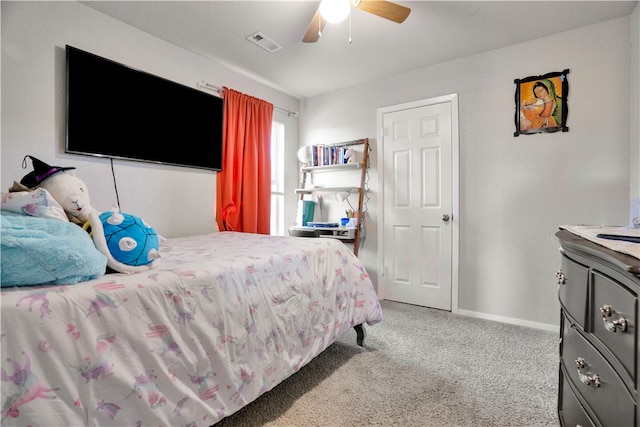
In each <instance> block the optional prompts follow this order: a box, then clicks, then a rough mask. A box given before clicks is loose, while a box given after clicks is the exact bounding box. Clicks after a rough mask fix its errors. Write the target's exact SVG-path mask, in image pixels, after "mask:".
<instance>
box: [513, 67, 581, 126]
mask: <svg viewBox="0 0 640 427" xmlns="http://www.w3.org/2000/svg"><path fill="white" fill-rule="evenodd" d="M567 74H569V69H566V70H563V71H556V72H551V73H547V74H544V75H540V76H530V77H526V78H524V79H515V80H514V83H515V84H516V93H515V103H516V111H515V126H516V131H515V132H514V134H513V136H514V137H515V136H519V135H520V134H525V135H526V134H536V133H545V132H558V131H562V132H568V131H569V128H568V127H567V116H568V113H569V108H568V102H567V98H568V95H569V81H568V79H567Z"/></svg>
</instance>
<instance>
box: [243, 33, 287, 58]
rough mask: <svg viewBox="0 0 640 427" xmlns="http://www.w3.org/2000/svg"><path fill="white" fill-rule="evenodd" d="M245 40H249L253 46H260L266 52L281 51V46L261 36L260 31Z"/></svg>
mask: <svg viewBox="0 0 640 427" xmlns="http://www.w3.org/2000/svg"><path fill="white" fill-rule="evenodd" d="M247 40H249V41H250V42H251V43H253V44H256V45H258V46H260V47H261V48H263V49H264V50H266V51H267V52H271V53H273V52H276V51H278V50H280V49H282V46H280V45H279V44H278V43H276V42H274V41H273V40H271V39H270V38H269V37H267V36H265V35H264V34H262V33H261V32H260V31H257V32H255V33H253V34H251V35H250V36H248V37H247Z"/></svg>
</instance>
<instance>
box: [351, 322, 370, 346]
mask: <svg viewBox="0 0 640 427" xmlns="http://www.w3.org/2000/svg"><path fill="white" fill-rule="evenodd" d="M353 329H355V330H356V334H357V338H356V343H357V344H358V345H359V346H360V347H364V337H365V336H366V335H367V331H365V330H364V325H362V324H359V325H355V326H354V327H353Z"/></svg>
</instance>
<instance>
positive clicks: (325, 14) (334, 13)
mask: <svg viewBox="0 0 640 427" xmlns="http://www.w3.org/2000/svg"><path fill="white" fill-rule="evenodd" d="M319 10H320V15H321V16H322V19H324V20H325V21H327V22H330V23H332V24H337V23H338V22H342V21H344V20H345V19H347V16H349V12H350V10H351V4H350V3H349V0H322V3H320V8H319Z"/></svg>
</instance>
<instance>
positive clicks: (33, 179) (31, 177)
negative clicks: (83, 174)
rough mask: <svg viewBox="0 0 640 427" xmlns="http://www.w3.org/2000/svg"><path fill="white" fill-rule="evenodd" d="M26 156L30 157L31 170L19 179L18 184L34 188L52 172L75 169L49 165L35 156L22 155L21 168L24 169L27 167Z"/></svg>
mask: <svg viewBox="0 0 640 427" xmlns="http://www.w3.org/2000/svg"><path fill="white" fill-rule="evenodd" d="M27 157H29V158H30V159H31V163H32V164H33V171H32V172H29V173H28V174H26V175H25V176H24V177H23V178H22V179H21V180H20V184H22V185H24V186H25V187H28V188H36V187H37V186H39V185H40V184H42V182H43V181H44V180H45V179H47V178H49V177H50V176H51V175H53V174H54V173H57V172H62V171H66V170H69V169H75V168H74V167H66V168H63V167H61V166H49V165H48V164H46V163H45V162H43V161H42V160H40V159H36V158H35V157H33V156H29V155H26V156H24V159H22V168H23V169H26V167H27V166H26V162H27Z"/></svg>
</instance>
